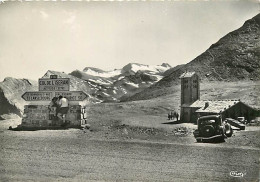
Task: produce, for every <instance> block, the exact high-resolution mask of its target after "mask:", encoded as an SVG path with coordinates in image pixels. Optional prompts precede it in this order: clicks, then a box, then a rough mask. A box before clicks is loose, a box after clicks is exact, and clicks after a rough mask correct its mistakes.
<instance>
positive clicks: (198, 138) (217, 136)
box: [195, 135, 223, 140]
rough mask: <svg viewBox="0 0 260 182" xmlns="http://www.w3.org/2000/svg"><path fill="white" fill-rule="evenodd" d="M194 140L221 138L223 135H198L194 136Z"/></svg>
mask: <svg viewBox="0 0 260 182" xmlns="http://www.w3.org/2000/svg"><path fill="white" fill-rule="evenodd" d="M195 138H196V140H212V139H216V138H223V135H214V136H211V137H200V136H195Z"/></svg>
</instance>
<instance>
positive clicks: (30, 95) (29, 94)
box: [22, 92, 52, 101]
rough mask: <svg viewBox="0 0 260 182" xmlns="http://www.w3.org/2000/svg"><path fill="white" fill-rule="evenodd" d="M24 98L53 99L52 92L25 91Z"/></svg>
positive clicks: (31, 99) (33, 99)
mask: <svg viewBox="0 0 260 182" xmlns="http://www.w3.org/2000/svg"><path fill="white" fill-rule="evenodd" d="M22 98H23V99H24V100H26V101H51V99H52V93H51V92H25V93H24V94H23V95H22Z"/></svg>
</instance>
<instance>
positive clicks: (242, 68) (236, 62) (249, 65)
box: [125, 13, 260, 101]
mask: <svg viewBox="0 0 260 182" xmlns="http://www.w3.org/2000/svg"><path fill="white" fill-rule="evenodd" d="M259 35H260V13H259V14H257V15H256V16H254V17H253V18H251V19H249V20H247V21H246V22H245V23H244V24H243V25H242V26H241V27H240V28H238V29H237V30H234V31H232V32H229V33H228V34H227V35H225V36H223V37H222V38H221V39H219V40H218V41H217V42H216V43H214V44H212V45H211V46H210V47H209V48H208V49H207V50H206V51H205V52H204V53H202V54H200V55H199V56H197V57H196V58H195V59H193V60H192V61H190V62H189V63H187V64H186V65H183V66H181V67H179V68H178V69H174V70H172V71H170V70H169V71H168V72H167V75H166V76H165V77H164V78H162V79H161V80H160V81H158V82H157V83H155V84H154V85H152V86H150V87H149V88H146V89H145V90H143V91H141V92H139V93H137V94H135V95H133V96H131V97H129V98H128V99H126V100H125V101H131V100H142V99H149V98H153V97H159V96H162V95H167V94H170V92H172V90H171V89H168V88H169V87H171V86H172V85H174V84H180V80H179V77H180V75H181V74H182V73H184V72H187V71H191V72H193V71H194V72H196V73H197V74H198V75H199V76H200V79H201V80H202V81H226V82H230V81H239V80H254V81H258V80H260V61H259V60H260V36H259Z"/></svg>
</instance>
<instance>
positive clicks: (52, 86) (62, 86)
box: [39, 78, 70, 91]
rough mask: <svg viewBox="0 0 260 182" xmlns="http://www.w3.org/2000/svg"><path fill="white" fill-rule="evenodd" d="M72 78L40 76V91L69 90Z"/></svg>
mask: <svg viewBox="0 0 260 182" xmlns="http://www.w3.org/2000/svg"><path fill="white" fill-rule="evenodd" d="M69 88H70V79H69V78H57V79H49V78H40V79H39V91H69Z"/></svg>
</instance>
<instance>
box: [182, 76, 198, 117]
mask: <svg viewBox="0 0 260 182" xmlns="http://www.w3.org/2000/svg"><path fill="white" fill-rule="evenodd" d="M180 78H181V114H180V119H181V120H182V121H190V120H191V115H192V113H193V112H194V111H193V110H192V109H191V108H190V107H189V106H190V105H191V104H192V103H194V102H195V101H197V100H199V99H200V84H199V76H198V75H197V74H196V73H195V72H185V73H183V74H182V75H181V76H180Z"/></svg>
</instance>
